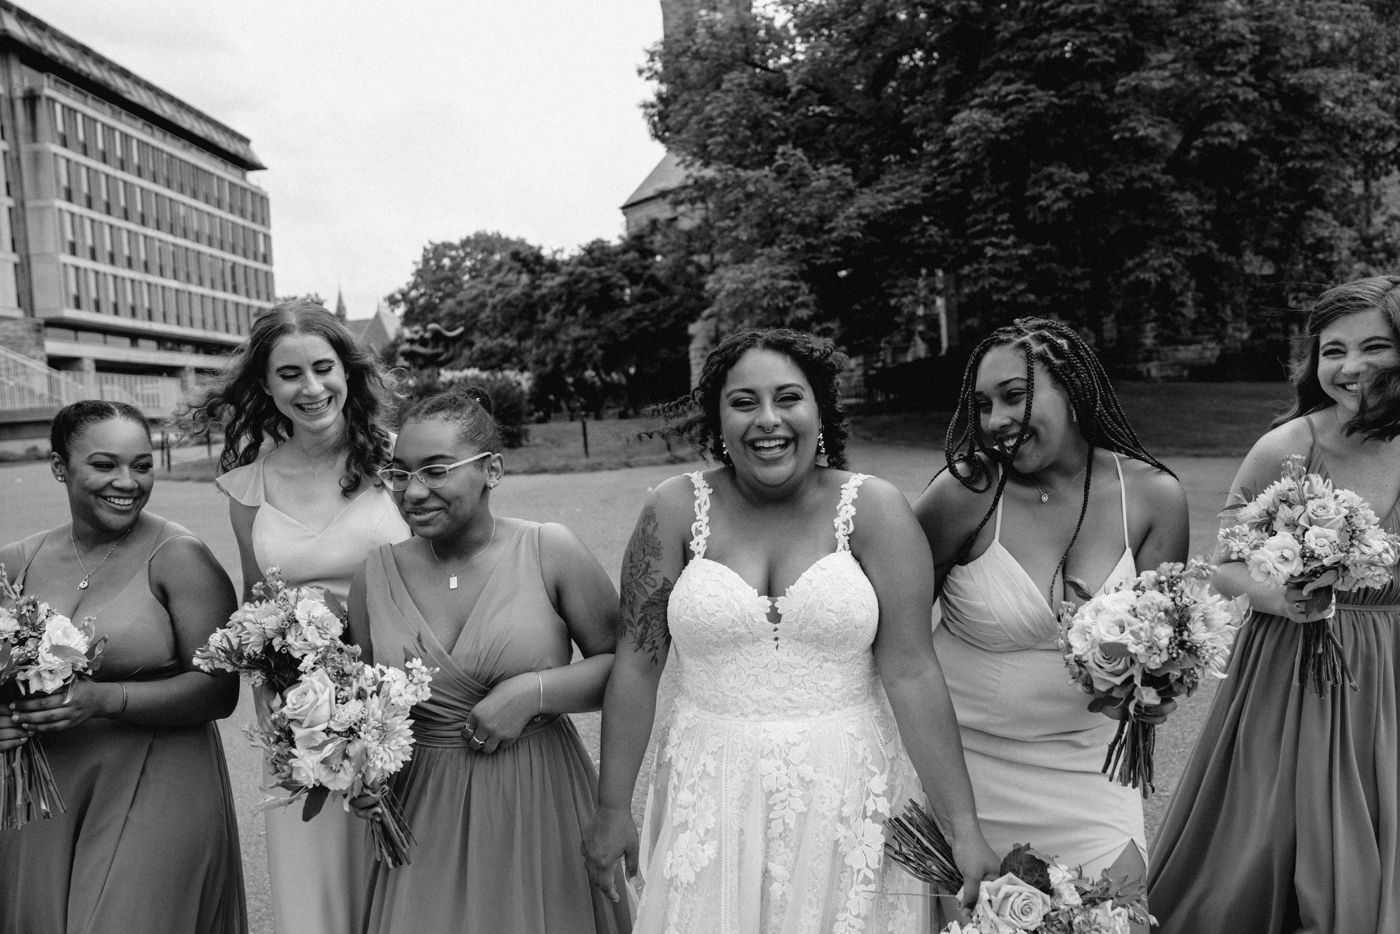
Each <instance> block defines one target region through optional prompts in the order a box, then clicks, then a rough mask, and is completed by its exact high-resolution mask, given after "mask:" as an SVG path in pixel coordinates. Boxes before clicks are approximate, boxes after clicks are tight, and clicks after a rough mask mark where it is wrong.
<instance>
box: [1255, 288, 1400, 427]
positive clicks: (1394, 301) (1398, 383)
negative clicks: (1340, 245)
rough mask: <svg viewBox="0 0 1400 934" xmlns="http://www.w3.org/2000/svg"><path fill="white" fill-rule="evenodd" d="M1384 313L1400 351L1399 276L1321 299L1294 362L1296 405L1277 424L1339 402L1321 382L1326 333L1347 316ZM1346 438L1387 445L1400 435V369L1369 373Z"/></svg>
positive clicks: (1335, 291) (1292, 377)
mask: <svg viewBox="0 0 1400 934" xmlns="http://www.w3.org/2000/svg"><path fill="white" fill-rule="evenodd" d="M1367 311H1380V312H1383V313H1384V314H1385V316H1386V318H1387V319H1388V320H1389V321H1390V336H1391V338H1392V339H1393V340H1394V341H1395V346H1396V348H1397V349H1400V276H1371V277H1369V278H1366V279H1357V280H1356V281H1355V282H1347V283H1345V284H1343V285H1338V286H1334V287H1332V288H1330V289H1328V290H1327V291H1326V292H1323V293H1322V294H1321V295H1320V296H1318V299H1317V301H1316V302H1315V303H1314V304H1313V307H1312V311H1310V312H1309V313H1308V320H1307V323H1306V324H1305V325H1304V328H1303V340H1304V341H1305V342H1306V347H1305V349H1304V351H1303V353H1302V354H1301V355H1300V356H1299V357H1298V358H1297V359H1296V360H1294V362H1293V366H1292V369H1291V372H1290V373H1289V380H1290V382H1292V383H1293V404H1292V405H1290V406H1289V408H1288V410H1287V411H1286V412H1284V413H1283V414H1282V415H1280V416H1279V417H1278V418H1276V419H1274V426H1275V427H1277V426H1279V425H1282V424H1283V423H1284V422H1289V421H1292V420H1293V419H1295V418H1301V417H1302V416H1304V415H1308V414H1310V413H1312V412H1317V411H1319V410H1321V409H1325V408H1328V407H1330V406H1332V405H1334V404H1335V403H1334V402H1333V401H1332V398H1331V396H1329V395H1327V393H1326V392H1325V391H1324V390H1323V388H1322V382H1321V381H1320V380H1319V379H1318V378H1317V364H1318V359H1319V355H1320V351H1321V347H1322V332H1323V331H1324V330H1326V328H1327V327H1328V325H1330V324H1332V322H1334V321H1337V320H1338V319H1340V318H1345V317H1346V316H1347V315H1355V314H1362V313H1364V312H1367ZM1345 430H1346V433H1347V434H1349V435H1350V434H1360V435H1362V436H1363V437H1365V438H1367V439H1373V440H1381V441H1389V440H1390V439H1391V438H1394V437H1395V436H1396V435H1400V365H1397V366H1393V367H1390V368H1388V369H1385V370H1378V371H1376V372H1374V373H1372V374H1371V376H1370V377H1369V378H1368V379H1367V380H1366V384H1365V386H1363V387H1362V393H1361V410H1360V411H1359V412H1358V413H1357V415H1356V417H1355V418H1353V419H1352V420H1351V421H1349V422H1347V424H1346V426H1345Z"/></svg>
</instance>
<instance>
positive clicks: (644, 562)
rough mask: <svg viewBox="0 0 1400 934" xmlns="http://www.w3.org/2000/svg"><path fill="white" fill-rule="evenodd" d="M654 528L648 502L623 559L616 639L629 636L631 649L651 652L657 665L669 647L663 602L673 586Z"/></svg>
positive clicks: (650, 507)
mask: <svg viewBox="0 0 1400 934" xmlns="http://www.w3.org/2000/svg"><path fill="white" fill-rule="evenodd" d="M657 527H658V523H657V521H656V511H655V510H654V509H653V507H652V506H651V505H647V506H646V507H645V508H644V509H643V510H642V516H641V518H640V519H638V520H637V528H636V531H634V532H633V533H632V540H631V541H630V542H628V544H627V554H626V556H625V557H624V558H623V559H622V613H621V619H620V623H619V626H620V628H619V631H618V638H619V639H631V640H632V646H633V648H634V649H636V650H637V651H638V652H643V653H646V654H648V655H650V656H651V663H652V664H653V665H656V664H659V663H660V662H661V660H662V659H663V658H665V657H666V652H667V650H668V649H669V648H670V647H671V634H670V632H669V630H668V629H667V626H666V604H667V603H668V602H669V601H670V599H671V588H672V586H674V585H673V584H672V582H671V581H670V580H668V579H666V577H665V576H663V575H662V573H661V569H660V567H659V565H660V563H661V539H660V537H659V536H658V535H657Z"/></svg>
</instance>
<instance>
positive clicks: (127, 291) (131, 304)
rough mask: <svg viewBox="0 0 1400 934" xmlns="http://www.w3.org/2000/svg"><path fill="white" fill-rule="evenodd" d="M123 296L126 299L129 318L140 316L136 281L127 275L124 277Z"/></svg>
mask: <svg viewBox="0 0 1400 934" xmlns="http://www.w3.org/2000/svg"><path fill="white" fill-rule="evenodd" d="M122 296H123V297H124V298H125V299H126V316H127V317H128V318H136V317H140V316H139V315H138V314H137V311H136V288H135V283H133V282H132V281H131V280H130V279H128V278H126V277H125V276H123V277H122Z"/></svg>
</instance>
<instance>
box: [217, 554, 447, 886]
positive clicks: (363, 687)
mask: <svg viewBox="0 0 1400 934" xmlns="http://www.w3.org/2000/svg"><path fill="white" fill-rule="evenodd" d="M254 591H255V593H256V594H257V595H258V596H259V597H260V598H261V599H259V600H255V601H253V602H250V603H245V604H244V605H243V606H242V607H240V608H239V609H238V611H237V612H235V613H234V614H233V616H232V617H230V619H229V624H228V625H227V626H225V627H223V628H222V629H219V630H217V631H215V632H214V634H213V635H211V636H210V637H209V642H208V644H207V645H205V646H204V647H203V648H201V649H200V650H199V651H198V652H196V653H195V664H196V665H198V666H199V667H200V668H201V669H203V670H205V671H213V670H216V669H222V670H225V671H236V672H239V673H240V674H241V675H243V676H244V677H245V678H246V679H247V680H248V681H249V682H251V683H252V684H254V685H261V684H265V685H268V686H269V687H270V688H271V689H272V691H273V695H272V698H271V701H270V704H269V706H270V715H269V716H267V717H266V718H260V721H259V723H258V724H257V725H256V726H251V727H249V728H248V733H249V738H250V740H251V742H252V744H253V745H254V746H257V747H259V748H262V749H264V750H266V751H267V753H268V755H269V759H270V762H271V770H272V773H273V776H274V778H275V779H276V781H275V783H274V784H275V785H276V786H277V787H279V788H284V789H286V790H287V791H290V792H291V795H290V796H289V797H286V798H276V799H273V800H271V801H268V802H265V804H264V805H263V806H264V807H286V806H288V805H290V804H291V803H293V802H294V801H296V800H298V799H303V800H304V805H303V808H302V819H303V820H310V819H311V818H313V817H315V816H316V815H317V814H318V813H320V811H321V808H322V807H323V806H324V805H325V803H326V799H327V798H328V797H330V795H331V794H333V793H334V794H340V795H344V796H345V797H346V798H347V799H348V798H352V797H355V796H356V795H360V794H366V793H371V794H375V795H378V796H379V798H380V799H381V803H382V805H383V807H382V815H381V816H379V817H376V818H375V819H374V821H373V822H372V824H371V827H372V829H373V832H374V840H375V849H376V851H377V853H378V855H379V858H380V859H383V860H385V861H386V862H388V863H389V865H390V866H401V865H405V864H407V863H408V862H409V848H410V847H411V846H412V844H413V834H412V832H411V831H410V830H409V828H408V824H407V822H406V821H405V820H404V817H403V813H402V812H401V811H400V810H399V807H398V804H397V803H396V802H395V800H394V797H393V795H392V793H391V792H390V791H389V788H388V780H389V776H391V775H393V774H394V773H395V772H397V771H398V770H399V769H401V768H402V767H403V765H404V764H405V763H406V762H408V759H409V756H410V754H411V751H412V747H413V734H412V732H411V730H410V727H411V726H412V725H413V721H412V720H411V719H409V710H410V708H412V707H413V705H414V704H418V703H421V702H422V701H425V700H427V699H428V696H429V694H430V689H429V687H428V685H429V683H430V682H431V681H432V674H431V672H430V671H429V670H428V669H427V668H425V667H424V666H423V663H422V661H420V660H419V659H416V658H409V659H407V660H406V664H405V667H404V668H403V669H398V668H391V667H388V666H386V665H366V664H365V663H364V662H362V661H360V659H359V649H358V648H356V647H354V646H349V645H346V644H345V643H344V642H342V641H341V640H340V635H341V633H342V631H343V630H344V622H343V620H342V618H341V617H340V615H338V613H337V612H336V610H333V609H332V608H331V606H330V605H328V602H327V601H332V600H333V598H331V597H329V596H328V595H325V594H323V593H322V592H321V591H319V590H314V589H308V588H296V587H288V586H287V585H286V582H285V581H284V580H283V579H282V577H281V576H280V575H279V574H278V573H277V569H276V568H269V569H268V572H267V576H266V578H265V581H264V583H262V584H259V585H257V586H256V587H255V588H254Z"/></svg>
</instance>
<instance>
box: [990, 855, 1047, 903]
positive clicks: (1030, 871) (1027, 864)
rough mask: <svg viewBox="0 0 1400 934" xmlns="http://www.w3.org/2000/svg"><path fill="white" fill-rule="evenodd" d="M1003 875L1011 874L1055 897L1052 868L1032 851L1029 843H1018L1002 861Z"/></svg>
mask: <svg viewBox="0 0 1400 934" xmlns="http://www.w3.org/2000/svg"><path fill="white" fill-rule="evenodd" d="M1001 873H1002V875H1006V874H1007V873H1011V874H1012V875H1013V876H1015V877H1016V878H1018V879H1020V880H1021V881H1022V882H1024V883H1026V884H1027V885H1033V886H1035V887H1036V888H1038V889H1040V891H1042V892H1044V893H1045V894H1046V895H1053V894H1054V891H1053V889H1052V888H1051V885H1050V866H1049V864H1047V863H1046V861H1045V860H1043V859H1041V858H1040V857H1039V856H1037V855H1035V853H1034V852H1033V851H1032V850H1031V846H1030V844H1029V843H1018V844H1017V845H1016V846H1013V847H1012V848H1011V852H1010V853H1007V854H1006V856H1005V857H1003V858H1002V861H1001Z"/></svg>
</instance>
